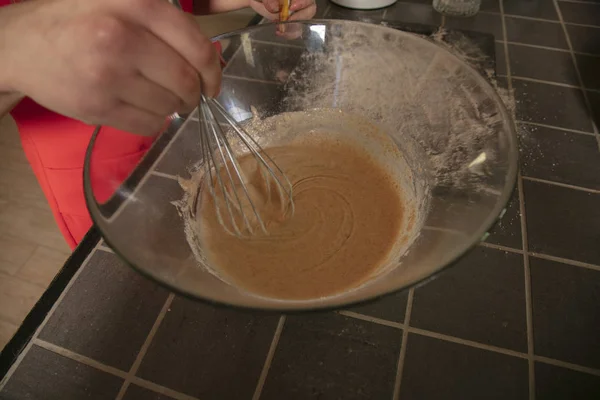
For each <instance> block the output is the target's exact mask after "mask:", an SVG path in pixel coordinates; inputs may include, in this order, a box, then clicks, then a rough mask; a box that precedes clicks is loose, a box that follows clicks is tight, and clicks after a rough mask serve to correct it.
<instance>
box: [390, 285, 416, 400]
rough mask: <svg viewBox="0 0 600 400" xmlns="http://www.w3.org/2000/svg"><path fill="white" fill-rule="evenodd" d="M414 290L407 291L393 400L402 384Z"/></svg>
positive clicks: (398, 394) (397, 396)
mask: <svg viewBox="0 0 600 400" xmlns="http://www.w3.org/2000/svg"><path fill="white" fill-rule="evenodd" d="M414 296H415V289H414V288H411V289H410V290H409V291H408V300H407V301H406V312H405V313H404V326H405V329H403V330H402V343H401V344H400V354H399V355H398V367H397V369H396V381H395V382H394V396H393V397H392V398H393V399H394V400H398V399H399V398H400V385H401V384H402V373H403V371H404V360H405V359H406V348H407V347H408V329H407V328H408V326H409V325H410V316H411V314H412V306H413V300H414Z"/></svg>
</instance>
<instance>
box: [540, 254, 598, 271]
mask: <svg viewBox="0 0 600 400" xmlns="http://www.w3.org/2000/svg"><path fill="white" fill-rule="evenodd" d="M529 255H530V256H531V257H535V258H541V259H543V260H549V261H556V262H559V263H562V264H568V265H572V266H574V267H580V268H587V269H593V270H594V271H600V265H594V264H589V263H586V262H582V261H576V260H570V259H568V258H562V257H556V256H550V255H548V254H542V253H536V252H531V251H530V252H529Z"/></svg>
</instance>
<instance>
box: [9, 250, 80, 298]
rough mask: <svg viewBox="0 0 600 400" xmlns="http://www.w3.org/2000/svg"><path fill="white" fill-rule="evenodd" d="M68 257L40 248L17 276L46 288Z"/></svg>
mask: <svg viewBox="0 0 600 400" xmlns="http://www.w3.org/2000/svg"><path fill="white" fill-rule="evenodd" d="M68 257H69V255H68V254H65V253H62V252H59V251H56V250H53V249H49V248H47V247H43V246H40V247H38V248H37V249H36V250H35V252H34V253H33V255H32V256H31V258H30V259H29V260H28V261H27V262H26V263H25V265H23V267H21V269H20V270H19V271H18V272H17V274H16V276H17V277H18V278H21V279H23V280H24V281H27V282H30V283H33V284H35V285H39V286H41V287H43V288H46V287H47V286H48V285H49V284H50V282H52V279H54V277H55V276H56V274H57V273H58V271H60V269H61V268H62V266H63V265H64V263H65V261H66V260H67V258H68Z"/></svg>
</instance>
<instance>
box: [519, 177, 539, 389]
mask: <svg viewBox="0 0 600 400" xmlns="http://www.w3.org/2000/svg"><path fill="white" fill-rule="evenodd" d="M517 179H518V181H517V186H518V190H519V208H520V211H521V238H522V241H523V274H524V277H525V281H524V285H525V317H526V318H525V319H526V323H527V356H528V364H529V365H528V366H529V398H530V399H535V364H534V362H533V355H534V340H533V306H532V295H531V268H530V266H529V254H528V251H529V242H528V238H527V217H526V214H525V196H524V193H523V177H522V175H521V172H520V171H519V175H518V177H517Z"/></svg>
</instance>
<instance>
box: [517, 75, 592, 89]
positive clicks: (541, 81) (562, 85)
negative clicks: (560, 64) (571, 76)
mask: <svg viewBox="0 0 600 400" xmlns="http://www.w3.org/2000/svg"><path fill="white" fill-rule="evenodd" d="M512 78H513V79H517V80H519V81H526V82H535V83H544V84H546V85H553V86H561V87H566V88H570V89H579V90H585V89H584V88H582V87H581V86H577V85H572V84H570V83H561V82H553V81H545V80H543V79H536V78H529V77H526V76H515V75H513V77H512Z"/></svg>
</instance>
